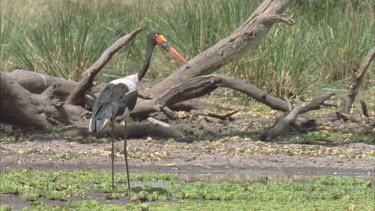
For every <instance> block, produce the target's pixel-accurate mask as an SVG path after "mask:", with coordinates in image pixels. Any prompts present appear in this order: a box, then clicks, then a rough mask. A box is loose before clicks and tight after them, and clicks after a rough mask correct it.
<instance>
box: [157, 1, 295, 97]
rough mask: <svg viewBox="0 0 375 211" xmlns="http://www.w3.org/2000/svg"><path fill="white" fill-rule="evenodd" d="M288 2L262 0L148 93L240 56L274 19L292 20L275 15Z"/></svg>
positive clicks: (205, 71)
mask: <svg viewBox="0 0 375 211" xmlns="http://www.w3.org/2000/svg"><path fill="white" fill-rule="evenodd" d="M290 2H291V0H265V1H263V3H262V4H261V5H259V7H258V8H257V9H256V10H255V11H254V12H253V14H252V15H251V16H250V17H249V18H248V19H247V20H246V21H245V22H244V23H243V24H242V25H241V26H240V27H239V28H237V29H236V30H235V31H234V32H233V33H232V34H231V35H229V36H228V37H226V38H224V39H222V40H221V41H219V42H218V43H217V44H215V45H214V46H212V47H211V48H209V49H207V50H205V51H204V52H202V53H201V54H199V55H198V56H196V57H195V58H193V59H191V60H190V61H189V65H184V66H182V67H181V68H180V69H178V70H177V71H176V72H175V73H173V74H172V75H170V76H169V77H168V78H166V79H165V80H163V81H162V82H160V83H159V84H157V85H156V86H154V87H153V88H152V89H151V90H150V93H151V94H152V95H153V96H160V95H162V94H163V93H164V92H165V91H166V89H168V88H170V87H173V86H177V85H179V84H181V83H182V82H184V81H186V80H189V79H192V78H195V77H198V76H202V75H208V74H211V73H213V72H215V71H216V70H218V69H220V68H221V67H222V66H224V65H226V64H228V63H229V62H231V61H233V60H234V59H236V58H239V57H241V56H243V55H244V54H245V53H246V52H247V51H248V50H249V48H250V47H252V46H254V45H255V44H257V43H258V42H259V40H260V39H261V38H262V37H264V36H265V35H266V34H267V33H268V31H269V30H270V29H271V27H272V25H273V24H274V23H275V22H280V21H281V22H285V23H287V24H292V23H293V21H292V20H291V19H289V18H287V17H286V16H283V15H279V14H280V13H282V12H284V10H285V9H286V8H287V6H288V5H289V3H290Z"/></svg>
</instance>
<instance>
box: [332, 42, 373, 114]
mask: <svg viewBox="0 0 375 211" xmlns="http://www.w3.org/2000/svg"><path fill="white" fill-rule="evenodd" d="M374 57H375V46H373V47H372V48H371V49H370V51H369V52H368V54H367V56H366V57H365V58H364V60H363V61H362V63H361V65H360V67H359V69H358V70H357V69H353V76H352V81H351V82H350V83H349V85H348V90H349V93H348V95H347V96H346V97H345V98H344V100H343V103H342V106H341V109H339V110H341V112H343V113H347V114H349V113H350V108H351V107H352V105H353V103H354V100H355V98H356V96H357V94H358V92H359V89H360V87H361V85H362V83H363V79H364V76H365V75H366V73H367V70H368V67H369V66H370V64H371V62H372V60H373V59H374Z"/></svg>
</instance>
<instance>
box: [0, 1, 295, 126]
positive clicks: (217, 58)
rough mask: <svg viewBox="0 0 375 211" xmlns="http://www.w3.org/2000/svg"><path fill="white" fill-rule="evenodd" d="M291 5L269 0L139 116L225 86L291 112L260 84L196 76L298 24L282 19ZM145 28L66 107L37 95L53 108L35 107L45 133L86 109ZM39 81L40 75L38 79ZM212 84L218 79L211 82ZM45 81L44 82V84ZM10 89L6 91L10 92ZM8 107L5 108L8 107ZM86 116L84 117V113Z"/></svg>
mask: <svg viewBox="0 0 375 211" xmlns="http://www.w3.org/2000/svg"><path fill="white" fill-rule="evenodd" d="M290 2H291V0H265V1H264V2H263V3H262V4H261V5H260V6H259V7H258V8H257V9H256V10H255V12H254V13H253V15H251V17H250V18H249V19H248V20H246V21H245V22H244V23H243V24H242V25H241V26H240V27H239V28H238V29H237V30H235V31H234V32H233V33H232V34H231V35H229V36H228V37H227V38H224V39H223V40H221V41H220V42H218V43H217V44H216V45H214V46H213V47H211V48H210V49H207V50H206V51H205V52H203V53H201V54H200V55H198V56H196V57H195V58H193V59H192V60H191V61H190V62H189V65H185V66H183V67H181V68H180V69H179V70H177V71H176V72H175V73H174V74H172V75H171V76H169V77H168V78H166V79H165V80H163V81H162V82H161V83H159V84H157V85H156V86H155V87H153V88H151V90H150V92H151V96H152V97H153V99H152V100H139V103H138V104H137V108H136V109H135V112H136V111H137V110H138V111H139V110H141V111H142V110H143V111H142V112H148V111H149V110H152V111H160V110H162V109H163V107H166V106H172V105H174V104H176V103H178V102H182V101H185V100H188V99H194V98H196V97H198V96H202V95H204V94H207V93H209V92H211V91H212V90H214V89H216V88H217V87H219V86H226V87H230V88H233V89H237V90H239V91H242V92H245V93H247V94H249V95H251V96H253V97H254V98H255V99H257V100H259V101H261V102H263V103H265V104H267V105H268V106H270V107H272V108H276V109H278V110H282V111H286V110H287V106H286V104H285V102H284V101H282V100H280V99H278V98H275V97H273V96H270V95H268V94H267V93H265V92H264V91H262V90H260V89H258V88H256V87H255V86H252V85H251V84H246V82H243V81H239V80H236V79H230V78H226V77H222V76H215V75H214V76H207V77H206V78H204V77H202V78H196V77H198V76H204V75H208V74H211V73H213V72H214V71H216V70H218V69H219V68H221V67H222V66H224V65H226V64H228V63H229V62H231V61H232V60H234V59H236V58H239V57H241V56H242V55H244V54H245V53H246V52H247V50H248V49H249V48H250V47H252V46H253V45H255V44H256V43H258V42H259V40H260V39H261V38H262V37H263V36H265V35H266V34H267V32H268V31H269V30H270V28H271V27H272V25H273V24H274V23H277V22H284V23H287V24H288V25H291V24H293V23H294V21H293V20H291V19H289V18H288V17H286V16H284V15H281V13H282V12H283V11H284V10H285V9H286V7H287V6H288V5H289V3H290ZM141 30H142V28H138V29H136V30H134V31H133V32H131V33H130V34H129V35H127V36H125V37H122V38H120V39H119V40H118V41H117V42H115V43H114V44H113V45H112V46H111V47H109V48H108V49H107V50H106V51H105V52H103V54H102V55H101V57H100V58H99V60H98V61H97V62H96V63H95V64H94V65H92V66H91V67H90V68H89V69H88V70H86V71H85V73H84V74H83V78H82V80H81V82H80V83H79V84H78V85H75V86H74V87H75V88H74V89H73V90H72V91H71V93H70V95H69V97H68V98H67V99H66V101H65V102H66V104H64V103H62V102H61V101H58V100H56V99H52V98H53V97H51V96H50V97H47V98H48V100H47V101H46V102H44V101H43V103H42V102H41V101H42V100H39V101H38V100H37V99H38V97H35V105H36V107H38V108H39V109H40V108H42V110H43V111H46V110H48V109H49V108H51V109H50V110H51V111H49V112H45V113H43V111H41V112H39V111H38V109H34V110H35V111H38V112H39V113H38V112H37V114H39V115H40V118H41V119H43V118H44V120H41V122H42V123H43V124H42V123H41V125H43V127H41V128H44V129H45V128H46V127H48V125H49V124H48V123H51V122H54V121H50V120H49V118H52V119H53V120H57V122H62V121H63V120H62V119H61V118H60V117H61V116H62V115H63V113H64V112H66V113H67V114H65V115H66V117H67V118H66V119H69V120H70V119H71V118H70V117H69V114H68V113H71V114H73V115H70V116H76V115H77V112H73V111H70V110H74V109H76V107H77V106H74V105H80V106H82V105H83V104H84V96H85V94H87V91H88V90H90V88H91V87H92V83H93V80H94V78H95V76H96V75H97V74H98V73H99V71H100V70H101V69H102V68H103V67H104V65H105V64H106V63H107V62H108V61H109V60H110V59H111V57H112V56H113V54H114V53H115V52H116V51H117V50H118V49H119V48H121V47H122V46H123V45H125V44H127V43H128V42H129V41H130V40H131V39H132V38H133V37H134V36H136V35H137V33H139V32H140V31H141ZM37 77H41V76H40V75H39V76H37ZM41 78H42V80H43V79H44V78H43V77H41ZM211 80H213V82H212V83H211ZM185 82H186V83H185ZM43 83H45V80H43ZM64 83H65V82H64ZM184 83H185V84H184ZM194 83H202V84H201V85H202V86H201V87H199V86H196V85H194ZM61 84H63V83H61ZM204 84H206V85H204ZM52 85H53V86H52ZM183 85H185V87H183ZM186 85H191V87H190V88H189V87H186ZM46 86H47V85H46V84H44V87H43V88H44V91H45V92H44V93H43V95H42V96H43V98H44V99H47V98H46V96H44V94H51V93H57V92H58V91H57V90H58V89H59V85H57V84H52V83H51V85H50V86H49V87H50V88H48V89H47V91H46V88H45V87H46ZM51 86H52V87H51ZM61 86H63V85H60V87H61ZM8 89H10V88H7V90H8ZM18 89H22V90H23V91H24V92H25V93H21V94H20V93H19V94H20V96H21V97H23V96H26V95H27V91H26V90H25V89H23V88H22V87H21V86H19V87H17V88H15V90H18ZM179 89H181V90H184V89H185V90H189V91H187V92H186V93H181V92H178V90H179ZM7 94H8V92H5V94H4V95H7ZM14 95H15V97H14V98H16V95H17V94H14ZM4 97H5V96H4ZM54 100H55V101H54ZM2 102H3V101H2ZM69 104H70V105H69ZM4 105H6V104H5V103H4ZM30 106H31V104H30V103H28V102H26V103H23V104H19V107H18V108H17V109H18V110H29V109H33V108H32V107H30ZM8 107H9V105H8ZM8 107H7V108H5V107H4V106H3V107H1V109H0V112H4V111H6V110H7V109H12V108H8ZM44 107H48V109H44ZM42 113H43V114H42ZM81 113H85V111H84V110H83V111H82V112H81ZM25 115H26V114H25ZM21 116H22V115H21ZM21 116H17V118H14V119H15V121H20V120H21V119H22V117H21ZM78 116H80V115H78ZM58 117H59V118H58ZM68 117H69V118H68ZM5 121H11V120H10V119H9V117H7V118H6V120H5ZM64 122H69V121H64Z"/></svg>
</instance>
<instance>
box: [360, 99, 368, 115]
mask: <svg viewBox="0 0 375 211" xmlns="http://www.w3.org/2000/svg"><path fill="white" fill-rule="evenodd" d="M359 102H360V103H361V108H362V113H363V116H365V117H370V115H369V114H368V109H367V105H366V102H365V101H363V100H360V101H359Z"/></svg>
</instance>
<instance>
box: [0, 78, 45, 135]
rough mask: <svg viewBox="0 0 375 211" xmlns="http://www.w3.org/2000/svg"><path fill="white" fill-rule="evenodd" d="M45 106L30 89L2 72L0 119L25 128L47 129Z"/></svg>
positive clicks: (0, 81)
mask: <svg viewBox="0 0 375 211" xmlns="http://www.w3.org/2000/svg"><path fill="white" fill-rule="evenodd" d="M43 108H45V106H44V105H43V104H42V103H41V102H40V100H39V99H37V98H36V97H35V96H34V95H33V94H31V93H30V92H29V91H27V90H26V89H24V88H23V87H21V86H20V85H18V84H17V83H16V82H15V81H13V80H12V79H10V78H9V77H8V76H7V75H5V74H4V73H3V72H0V121H2V122H6V123H9V124H12V125H16V126H18V127H21V128H24V129H37V130H47V129H48V126H49V122H48V121H47V119H46V118H45V116H44V115H43V113H42V112H40V110H41V109H43Z"/></svg>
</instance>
